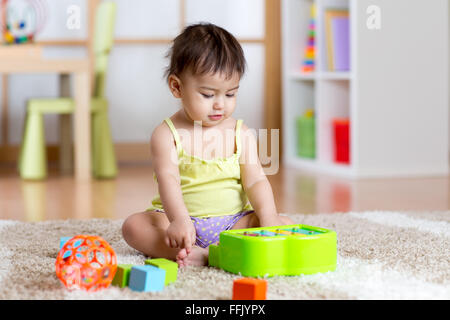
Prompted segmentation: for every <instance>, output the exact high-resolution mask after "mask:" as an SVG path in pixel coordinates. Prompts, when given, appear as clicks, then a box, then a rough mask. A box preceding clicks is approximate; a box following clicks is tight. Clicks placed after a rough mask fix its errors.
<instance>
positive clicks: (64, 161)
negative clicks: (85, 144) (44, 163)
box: [59, 74, 73, 174]
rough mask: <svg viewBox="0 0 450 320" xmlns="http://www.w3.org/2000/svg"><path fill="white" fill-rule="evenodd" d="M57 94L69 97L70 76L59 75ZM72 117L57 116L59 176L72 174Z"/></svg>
mask: <svg viewBox="0 0 450 320" xmlns="http://www.w3.org/2000/svg"><path fill="white" fill-rule="evenodd" d="M59 84H60V89H59V94H60V96H61V97H69V96H70V76H69V75H67V74H61V75H60V77H59ZM72 138H73V137H72V115H71V114H61V115H60V116H59V168H60V172H61V174H72V173H73V144H72Z"/></svg>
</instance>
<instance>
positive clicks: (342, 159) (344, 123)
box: [333, 118, 350, 163]
mask: <svg viewBox="0 0 450 320" xmlns="http://www.w3.org/2000/svg"><path fill="white" fill-rule="evenodd" d="M333 134H334V161H335V162H338V163H350V120H349V119H348V118H339V119H338V118H336V119H333Z"/></svg>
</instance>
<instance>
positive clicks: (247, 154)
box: [239, 124, 283, 227]
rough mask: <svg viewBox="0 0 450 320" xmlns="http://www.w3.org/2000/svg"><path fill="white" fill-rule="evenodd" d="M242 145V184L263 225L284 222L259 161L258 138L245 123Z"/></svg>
mask: <svg viewBox="0 0 450 320" xmlns="http://www.w3.org/2000/svg"><path fill="white" fill-rule="evenodd" d="M241 145H242V152H241V157H240V159H239V161H240V167H241V180H242V185H243V187H244V190H245V193H246V194H247V197H248V199H249V201H250V203H251V205H252V207H253V209H254V210H255V213H256V215H257V216H258V219H259V221H260V224H261V226H263V227H264V226H274V225H281V224H283V223H281V222H280V220H279V218H278V213H277V209H276V206H275V200H274V197H273V192H272V187H271V186H270V183H269V181H268V180H267V177H266V175H265V173H264V170H263V168H262V166H261V163H260V161H259V157H258V148H257V142H256V138H255V136H254V134H253V133H252V132H251V131H250V130H249V129H248V127H247V126H246V125H244V124H242V128H241Z"/></svg>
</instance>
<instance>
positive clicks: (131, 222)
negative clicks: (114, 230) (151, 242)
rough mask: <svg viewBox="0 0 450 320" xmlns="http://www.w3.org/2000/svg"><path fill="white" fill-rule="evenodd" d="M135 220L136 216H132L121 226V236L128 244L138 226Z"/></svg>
mask: <svg viewBox="0 0 450 320" xmlns="http://www.w3.org/2000/svg"><path fill="white" fill-rule="evenodd" d="M137 220H138V219H136V214H133V215H131V216H129V217H128V218H126V219H125V221H124V222H123V224H122V236H123V238H124V239H125V241H126V242H129V239H130V238H132V237H133V235H134V234H135V233H136V229H137V227H138V226H139V223H138V221H137Z"/></svg>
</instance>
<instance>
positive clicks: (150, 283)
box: [112, 258, 178, 292]
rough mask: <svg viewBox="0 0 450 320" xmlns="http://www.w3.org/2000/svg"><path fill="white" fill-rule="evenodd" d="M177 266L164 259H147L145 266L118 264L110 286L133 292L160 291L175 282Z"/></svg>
mask: <svg viewBox="0 0 450 320" xmlns="http://www.w3.org/2000/svg"><path fill="white" fill-rule="evenodd" d="M177 273H178V264H177V263H176V262H174V261H171V260H167V259H164V258H158V259H147V260H145V265H138V266H135V265H132V264H119V265H118V266H117V272H116V275H115V277H114V279H113V281H112V284H113V285H115V286H118V287H120V288H124V287H129V288H130V289H132V290H134V291H141V292H149V291H161V290H163V289H164V286H165V285H168V284H170V283H173V282H175V281H176V280H177Z"/></svg>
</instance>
